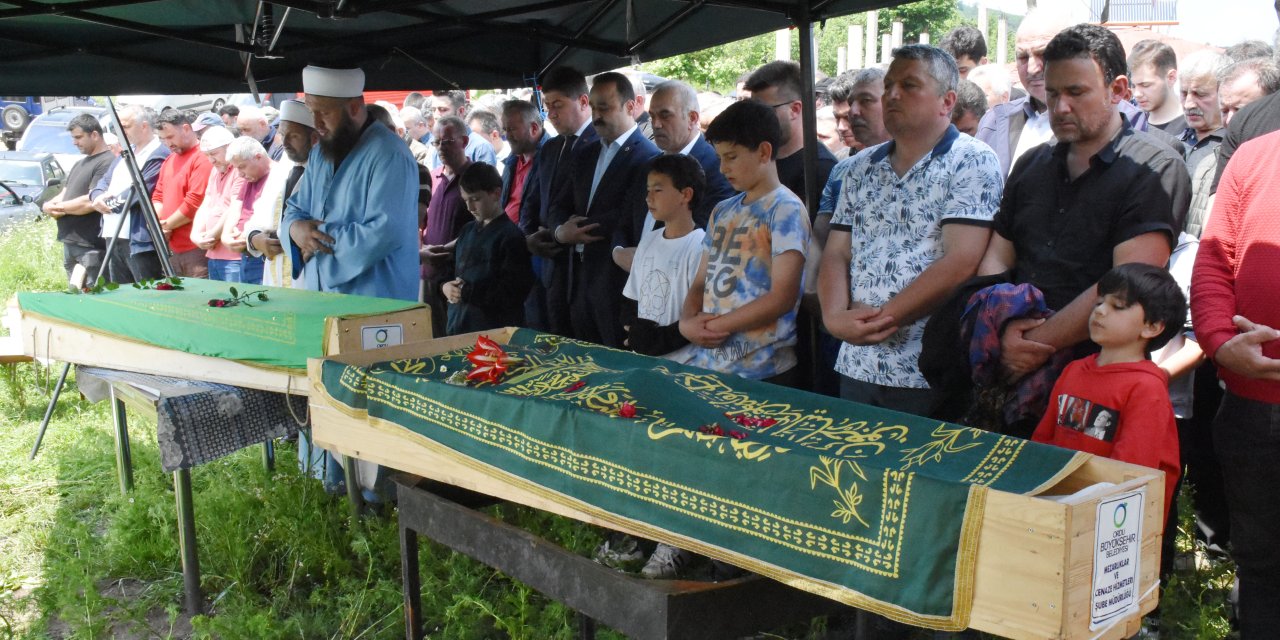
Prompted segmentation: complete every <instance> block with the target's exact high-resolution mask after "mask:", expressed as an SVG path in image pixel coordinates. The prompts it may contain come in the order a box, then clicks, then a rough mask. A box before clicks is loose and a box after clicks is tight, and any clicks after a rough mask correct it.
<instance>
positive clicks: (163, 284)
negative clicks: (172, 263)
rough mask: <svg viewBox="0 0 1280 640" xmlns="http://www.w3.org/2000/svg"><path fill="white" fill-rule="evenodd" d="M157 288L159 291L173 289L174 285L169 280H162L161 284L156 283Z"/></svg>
mask: <svg viewBox="0 0 1280 640" xmlns="http://www.w3.org/2000/svg"><path fill="white" fill-rule="evenodd" d="M156 290H157V291H172V290H173V285H171V284H169V283H168V282H161V283H160V284H158V285H156Z"/></svg>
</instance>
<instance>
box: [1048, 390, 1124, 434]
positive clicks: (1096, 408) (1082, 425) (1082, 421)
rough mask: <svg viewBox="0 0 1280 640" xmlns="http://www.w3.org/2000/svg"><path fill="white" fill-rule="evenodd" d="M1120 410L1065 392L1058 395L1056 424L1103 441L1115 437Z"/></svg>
mask: <svg viewBox="0 0 1280 640" xmlns="http://www.w3.org/2000/svg"><path fill="white" fill-rule="evenodd" d="M1118 422H1120V412H1119V411H1117V410H1115V409H1112V408H1111V407H1107V406H1103V405H1100V404H1098V403H1096V402H1092V401H1089V400H1085V399H1084V398H1077V397H1075V396H1072V395H1067V394H1065V393H1062V394H1059V395H1058V426H1059V427H1063V428H1066V429H1071V430H1072V431H1078V432H1080V433H1083V434H1084V435H1086V436H1089V437H1090V438H1096V439H1098V440H1102V441H1103V442H1111V441H1112V440H1113V439H1115V435H1116V423H1118Z"/></svg>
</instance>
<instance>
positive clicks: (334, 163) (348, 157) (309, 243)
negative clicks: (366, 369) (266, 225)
mask: <svg viewBox="0 0 1280 640" xmlns="http://www.w3.org/2000/svg"><path fill="white" fill-rule="evenodd" d="M302 85H303V90H304V92H305V93H306V101H305V102H306V106H307V108H309V109H310V110H311V114H312V116H313V118H314V123H315V130H316V133H317V134H319V136H320V142H319V144H317V145H316V146H315V147H314V148H312V150H311V155H310V157H309V158H308V159H307V170H306V172H304V173H303V174H302V179H301V180H300V182H299V184H298V187H297V191H295V192H294V194H293V195H292V196H290V197H289V200H288V203H287V204H286V205H285V213H284V217H283V219H282V220H281V222H280V244H281V247H282V249H283V250H284V251H285V252H287V253H289V255H290V258H291V263H292V265H293V272H294V273H293V277H295V278H297V277H298V274H299V273H302V274H303V276H304V281H305V282H306V286H307V288H308V289H311V290H313V291H332V292H336V293H349V294H357V295H365V296H375V297H381V298H397V299H400V300H409V301H416V300H417V299H418V242H417V224H418V215H417V212H418V205H417V202H418V169H417V166H416V164H415V163H414V160H413V155H412V154H410V153H409V147H408V146H406V145H405V143H404V141H403V140H401V139H400V138H398V137H397V136H396V134H395V132H393V131H391V130H389V129H387V128H386V127H381V126H371V125H373V124H374V120H373V119H372V118H370V117H369V114H368V112H367V111H366V109H365V105H364V98H363V91H364V72H363V71H361V70H360V69H325V68H322V67H314V66H309V67H307V68H305V69H303V70H302Z"/></svg>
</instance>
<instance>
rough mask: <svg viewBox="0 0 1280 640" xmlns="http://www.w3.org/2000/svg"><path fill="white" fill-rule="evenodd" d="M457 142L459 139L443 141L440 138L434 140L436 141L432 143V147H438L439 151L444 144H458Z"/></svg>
mask: <svg viewBox="0 0 1280 640" xmlns="http://www.w3.org/2000/svg"><path fill="white" fill-rule="evenodd" d="M457 141H458V139H457V138H445V139H444V140H441V139H439V138H436V139H434V140H432V141H431V146H433V147H436V148H437V149H438V148H440V145H442V144H453V143H455V142H457Z"/></svg>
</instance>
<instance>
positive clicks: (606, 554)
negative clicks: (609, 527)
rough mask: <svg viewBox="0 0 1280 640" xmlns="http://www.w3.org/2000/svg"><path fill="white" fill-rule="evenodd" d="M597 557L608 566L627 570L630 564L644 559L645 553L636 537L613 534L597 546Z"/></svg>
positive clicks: (598, 560)
mask: <svg viewBox="0 0 1280 640" xmlns="http://www.w3.org/2000/svg"><path fill="white" fill-rule="evenodd" d="M595 559H596V562H599V563H600V564H602V565H604V566H606V567H612V568H614V569H624V570H625V569H626V568H627V566H628V565H634V564H636V563H639V562H640V561H641V560H644V553H642V552H641V551H640V543H638V542H636V539H635V538H632V537H631V536H628V535H612V536H609V537H608V539H606V540H605V541H604V543H602V544H601V545H600V546H598V547H596V551H595Z"/></svg>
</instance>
